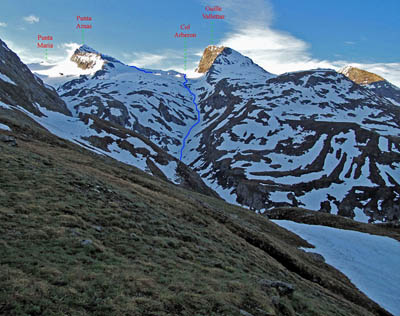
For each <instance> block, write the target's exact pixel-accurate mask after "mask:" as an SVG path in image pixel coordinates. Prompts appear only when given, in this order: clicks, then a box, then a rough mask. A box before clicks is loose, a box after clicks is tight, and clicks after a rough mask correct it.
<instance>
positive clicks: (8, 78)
mask: <svg viewBox="0 0 400 316" xmlns="http://www.w3.org/2000/svg"><path fill="white" fill-rule="evenodd" d="M0 101H1V102H3V103H5V104H8V105H13V106H21V107H23V108H24V109H26V110H28V111H29V112H31V113H34V114H36V115H39V116H40V115H42V113H41V110H40V107H43V108H45V109H48V110H51V111H56V112H59V113H63V114H66V115H71V113H70V112H69V110H68V109H67V107H66V105H65V103H64V101H63V100H61V99H60V98H59V96H58V95H57V93H56V91H55V90H54V89H53V88H52V87H50V86H47V85H45V84H44V83H43V81H42V80H41V79H40V78H38V77H37V76H36V75H34V74H32V73H31V71H30V70H29V69H28V67H27V66H26V65H25V64H23V63H22V62H21V60H20V59H19V58H18V56H17V55H16V54H15V53H14V52H12V51H11V50H10V49H9V48H8V47H7V45H6V44H5V43H4V42H3V41H1V40H0Z"/></svg>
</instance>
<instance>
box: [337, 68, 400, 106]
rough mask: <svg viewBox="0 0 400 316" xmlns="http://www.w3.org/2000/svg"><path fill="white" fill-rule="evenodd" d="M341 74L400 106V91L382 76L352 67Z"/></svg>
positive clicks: (343, 70) (342, 70) (341, 71)
mask: <svg viewBox="0 0 400 316" xmlns="http://www.w3.org/2000/svg"><path fill="white" fill-rule="evenodd" d="M339 72H340V73H342V74H344V75H345V76H346V77H348V78H349V79H350V80H352V81H354V82H355V83H358V84H361V85H363V86H364V87H366V88H368V89H370V90H371V91H373V92H374V93H376V94H377V95H378V96H380V97H384V98H386V99H388V100H389V101H390V102H392V103H393V104H395V105H400V89H399V88H398V87H396V86H395V85H393V84H391V83H390V82H388V81H387V80H385V79H384V78H382V77H381V76H378V75H376V74H374V73H372V72H368V71H365V70H361V69H358V68H355V67H351V66H347V67H344V68H343V69H341V70H339Z"/></svg>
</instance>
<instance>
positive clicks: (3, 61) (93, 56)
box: [0, 40, 217, 196]
mask: <svg viewBox="0 0 400 316" xmlns="http://www.w3.org/2000/svg"><path fill="white" fill-rule="evenodd" d="M72 58H73V59H74V62H75V63H78V64H79V66H80V67H83V68H85V70H86V71H87V72H88V73H90V72H92V75H91V77H92V78H93V80H94V81H95V80H98V79H97V78H98V77H99V76H101V74H102V73H105V72H106V70H107V69H113V67H114V66H113V65H114V64H115V65H116V66H115V67H123V66H122V64H120V63H119V62H118V61H117V60H115V59H113V58H111V57H108V56H105V55H102V54H100V53H97V52H96V51H94V50H92V49H90V48H89V47H87V46H83V47H81V48H80V49H79V50H78V51H76V52H75V54H74V56H72V57H71V59H72ZM66 63H67V62H64V63H62V64H61V65H56V66H52V67H45V68H46V69H44V71H47V73H48V75H46V76H44V75H43V74H42V78H45V80H48V79H49V81H48V82H51V83H53V84H54V81H53V80H54V79H56V81H57V80H61V79H62V80H64V78H63V75H60V74H58V73H57V72H56V71H55V69H60V67H64V66H63V65H64V64H66ZM99 65H101V67H100V68H99ZM36 67H37V65H36ZM124 67H126V68H127V69H129V71H134V70H133V69H132V68H129V67H128V66H124ZM41 68H42V67H41ZM97 68H99V69H97ZM68 69H69V68H68ZM96 69H97V70H96ZM103 69H104V70H103ZM42 70H43V69H42ZM75 70H77V69H76V67H75V68H74V67H72V68H71V69H69V75H70V76H72V77H76V76H78V75H77V73H74V71H75ZM78 74H79V69H78ZM87 76H89V75H87ZM60 78H61V79H60ZM85 78H86V79H87V78H88V77H86V75H81V77H80V79H73V80H72V81H70V82H68V84H67V86H68V85H70V86H76V85H79V80H85ZM62 80H61V81H62ZM59 82H60V81H59ZM100 82H101V81H100ZM103 84H104V82H103ZM72 91H74V90H72ZM131 91H135V89H132V90H131ZM71 93H73V92H71ZM82 93H83V92H82ZM64 100H67V101H68V102H69V103H67V105H66V103H65V102H64V101H63V100H62V99H61V98H60V97H59V96H58V94H57V93H56V91H55V89H54V88H53V87H51V86H49V85H47V84H45V83H44V82H43V81H42V80H41V79H40V78H39V77H38V76H37V75H34V74H32V73H31V71H30V70H29V69H28V67H27V66H26V65H24V64H23V63H22V62H21V61H20V59H19V58H18V56H17V55H16V54H15V53H13V52H12V51H11V50H10V49H9V48H8V47H7V45H6V44H5V43H4V42H2V41H1V40H0V114H3V112H4V113H5V114H4V116H3V115H2V116H3V117H8V116H15V115H18V117H20V118H21V120H22V121H23V122H21V125H23V124H25V121H31V120H29V118H31V119H33V120H34V121H36V122H37V123H39V124H40V125H41V126H42V127H44V128H46V129H47V130H48V131H50V132H51V133H53V134H55V135H57V136H59V137H62V138H65V139H68V140H71V141H72V142H74V143H76V144H79V145H81V146H83V147H86V148H88V149H90V150H92V151H94V152H97V153H100V154H102V155H107V156H110V157H113V158H115V159H117V160H120V161H122V162H125V163H128V164H131V165H134V166H136V167H138V168H140V169H142V170H144V171H146V172H148V173H151V174H153V175H155V176H158V177H160V178H162V179H164V180H167V181H170V182H173V183H175V184H177V185H179V186H182V187H186V188H190V189H192V190H196V191H199V192H201V193H204V194H208V195H212V196H217V195H216V194H215V192H213V191H212V190H210V189H209V188H208V187H207V186H206V185H205V184H204V182H203V181H202V180H201V178H200V177H199V176H198V175H197V174H196V173H195V172H193V171H192V170H191V169H190V168H188V167H187V166H186V165H185V164H183V163H182V162H180V161H179V160H178V159H176V158H174V157H173V156H171V155H170V154H168V153H167V152H165V151H164V150H162V149H161V148H160V147H159V146H157V145H155V144H154V143H152V142H151V141H150V140H149V139H148V138H146V137H144V136H143V135H141V134H139V133H135V132H134V131H132V129H125V128H124V127H123V124H115V123H114V122H116V123H120V121H118V119H115V120H112V119H110V118H113V117H115V118H117V117H118V115H116V114H115V111H116V109H117V108H118V105H119V104H118V103H117V102H118V101H116V100H113V99H112V98H110V97H108V98H107V96H106V97H105V100H107V101H108V102H109V103H107V101H105V102H106V103H105V107H106V110H105V112H106V113H110V116H108V117H107V116H106V117H105V116H101V115H99V112H94V115H92V114H90V111H84V109H85V107H84V106H83V105H82V108H79V107H76V108H75V107H74V106H73V105H74V104H75V103H74V98H72V99H69V98H68V97H66V96H64ZM87 102H90V100H89V101H87ZM113 105H114V106H113ZM77 109H78V110H82V111H79V112H78V111H77ZM103 118H106V119H107V120H104V119H103ZM0 119H1V116H0Z"/></svg>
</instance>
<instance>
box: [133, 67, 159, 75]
mask: <svg viewBox="0 0 400 316" xmlns="http://www.w3.org/2000/svg"><path fill="white" fill-rule="evenodd" d="M129 67H131V68H135V69H137V70H139V71H142V72H144V73H146V74H152V73H153V72H152V71H147V70H144V69H140V68H138V67H136V66H129Z"/></svg>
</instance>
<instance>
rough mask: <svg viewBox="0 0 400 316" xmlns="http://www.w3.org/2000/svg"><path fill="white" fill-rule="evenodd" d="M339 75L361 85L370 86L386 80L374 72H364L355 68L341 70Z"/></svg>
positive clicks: (349, 67) (348, 67) (347, 67)
mask: <svg viewBox="0 0 400 316" xmlns="http://www.w3.org/2000/svg"><path fill="white" fill-rule="evenodd" d="M339 73H341V74H343V75H345V76H346V77H348V78H349V79H350V80H352V81H354V82H355V83H357V84H360V85H368V84H371V83H374V82H378V81H384V80H385V79H384V78H382V77H381V76H378V75H376V74H374V73H372V72H369V71H366V70H362V69H359V68H356V67H353V66H346V67H344V68H342V69H340V70H339Z"/></svg>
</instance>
